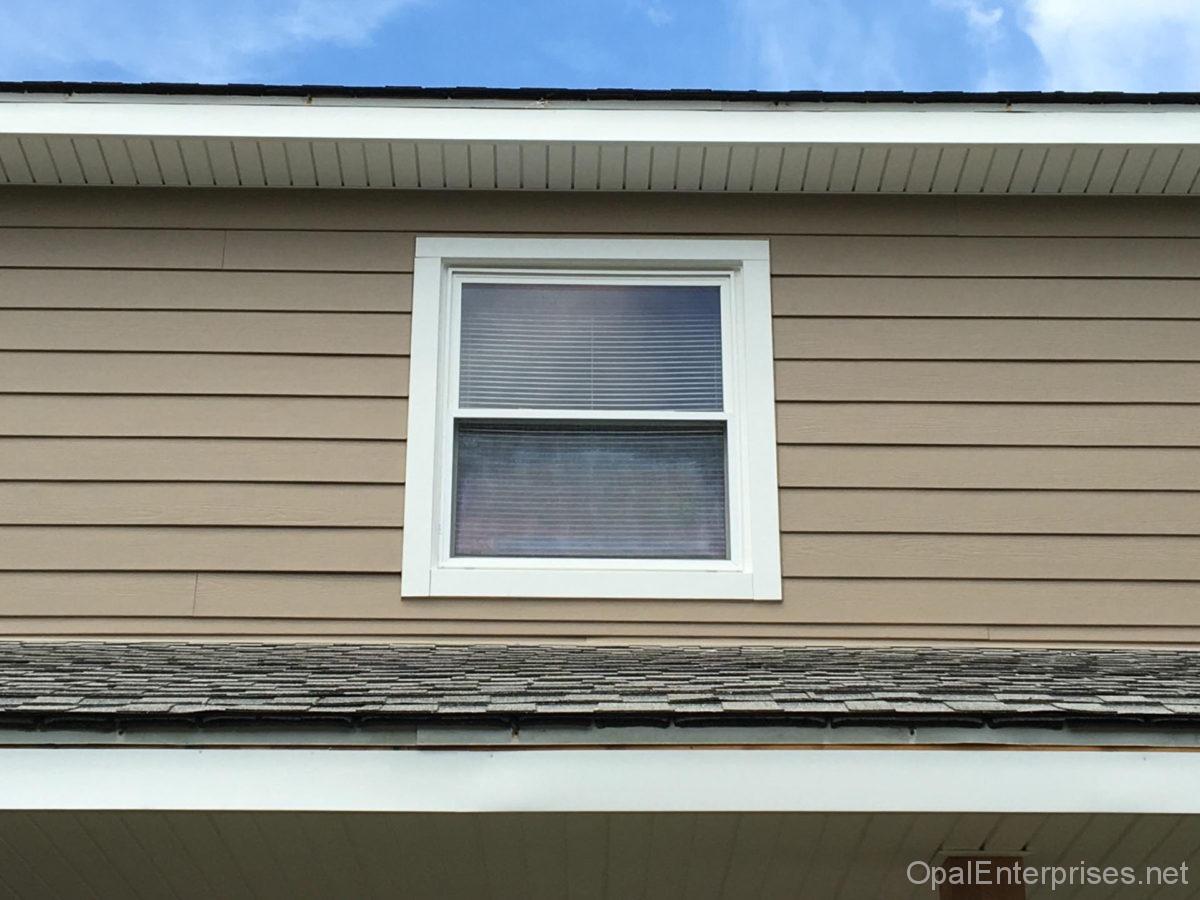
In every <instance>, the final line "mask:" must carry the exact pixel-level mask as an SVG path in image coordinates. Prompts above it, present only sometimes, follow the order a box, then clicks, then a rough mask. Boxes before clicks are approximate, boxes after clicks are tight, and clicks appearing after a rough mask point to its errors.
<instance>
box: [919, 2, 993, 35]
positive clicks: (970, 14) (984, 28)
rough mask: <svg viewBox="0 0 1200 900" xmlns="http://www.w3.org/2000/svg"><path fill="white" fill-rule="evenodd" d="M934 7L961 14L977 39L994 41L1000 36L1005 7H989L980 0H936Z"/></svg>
mask: <svg viewBox="0 0 1200 900" xmlns="http://www.w3.org/2000/svg"><path fill="white" fill-rule="evenodd" d="M934 5H935V6H940V7H941V8H943V9H956V10H958V11H959V12H961V13H962V14H963V18H965V19H966V22H967V27H968V28H969V29H970V30H971V33H972V34H973V35H975V36H976V37H977V38H981V39H982V40H985V41H994V40H996V39H997V38H999V36H1000V22H1001V20H1002V19H1003V18H1004V8H1003V7H1000V6H989V5H987V4H984V3H982V2H980V0H934Z"/></svg>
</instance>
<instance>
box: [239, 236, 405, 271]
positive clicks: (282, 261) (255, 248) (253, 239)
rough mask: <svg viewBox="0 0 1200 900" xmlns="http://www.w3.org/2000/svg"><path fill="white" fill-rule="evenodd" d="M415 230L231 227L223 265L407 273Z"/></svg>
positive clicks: (247, 267) (289, 269) (249, 267)
mask: <svg viewBox="0 0 1200 900" xmlns="http://www.w3.org/2000/svg"><path fill="white" fill-rule="evenodd" d="M413 247H414V244H413V235H411V234H406V233H399V232H387V231H378V232H373V231H229V232H227V238H226V244H225V256H224V263H223V268H226V269H242V270H254V269H260V270H261V269H269V270H275V269H279V270H282V271H327V272H411V271H412V264H413Z"/></svg>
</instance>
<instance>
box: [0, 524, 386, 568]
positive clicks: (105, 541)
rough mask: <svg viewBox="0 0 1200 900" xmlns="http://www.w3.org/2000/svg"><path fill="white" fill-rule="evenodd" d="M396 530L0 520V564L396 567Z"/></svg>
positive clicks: (119, 566) (50, 566) (48, 565)
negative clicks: (15, 522) (71, 524)
mask: <svg viewBox="0 0 1200 900" xmlns="http://www.w3.org/2000/svg"><path fill="white" fill-rule="evenodd" d="M400 547H401V532H400V529H389V528H156V527H153V528H152V527H147V528H105V527H90V526H83V527H74V528H61V527H53V526H16V527H9V526H4V527H0V569H4V570H24V571H33V570H54V571H59V570H64V571H72V570H83V571H100V570H103V571H171V570H187V571H211V570H216V571H228V572H239V571H254V572H272V571H294V570H296V569H297V568H301V569H303V570H305V571H312V572H319V571H326V572H398V571H399V570H400Z"/></svg>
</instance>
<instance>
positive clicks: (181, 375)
mask: <svg viewBox="0 0 1200 900" xmlns="http://www.w3.org/2000/svg"><path fill="white" fill-rule="evenodd" d="M1198 211H1200V206H1197V204H1196V203H1195V202H1193V201H1187V200H1183V201H1175V200H1168V201H1161V202H1160V201H1151V200H1136V201H1128V200H1111V199H1085V200H1079V199H1072V200H1063V199H1053V198H1049V199H1047V198H1036V199H1034V198H1029V199H1014V198H1004V199H998V200H989V199H987V198H975V199H965V198H957V199H952V198H896V199H888V198H836V197H772V198H762V197H755V196H752V195H736V196H728V197H714V196H709V195H705V196H652V195H644V196H606V195H593V196H554V197H552V196H547V195H538V194H532V193H530V194H520V195H517V194H472V195H446V194H435V193H417V194H413V193H396V192H320V193H313V192H307V191H294V192H274V193H273V192H269V191H240V192H229V191H220V190H209V191H172V190H144V191H127V190H117V189H114V190H106V191H104V192H100V191H76V190H70V189H55V190H46V191H42V190H37V189H18V190H9V191H5V192H0V634H8V635H35V634H36V635H87V634H99V635H113V634H123V635H153V636H172V635H181V636H188V637H201V636H205V635H208V636H245V637H262V636H303V635H310V636H337V637H361V638H369V639H375V638H387V637H395V636H413V637H426V636H445V637H454V638H481V639H493V638H495V639H513V638H522V637H528V638H531V639H550V638H553V637H556V636H558V637H564V638H572V639H576V638H601V639H602V638H628V639H638V640H661V639H672V638H680V639H684V638H686V639H706V640H707V639H713V640H721V639H731V640H838V639H853V640H865V641H896V640H914V641H920V640H959V641H984V640H1012V641H1033V642H1097V641H1099V642H1163V643H1178V642H1183V643H1194V642H1198V641H1200V289H1198V285H1200V280H1197V279H1200V216H1198V215H1196V213H1197V212H1198ZM423 233H424V234H447V233H462V234H467V233H491V234H535V235H536V234H546V235H563V234H603V235H621V234H626V233H636V234H655V235H681V236H685V235H700V236H713V237H725V236H752V237H761V236H763V235H767V236H769V237H770V238H771V241H772V263H773V271H774V278H773V285H772V290H773V302H774V308H775V314H776V321H775V341H776V345H775V350H776V359H777V363H776V390H777V401H778V406H777V410H778V413H777V415H778V431H779V439H780V448H779V461H780V482H781V484H780V504H781V522H782V527H783V530H784V536H783V551H782V552H783V571H784V575H785V586H784V600H783V602H782V603H746V602H720V601H703V602H701V601H694V602H693V601H662V600H653V599H647V600H552V599H550V600H478V599H455V598H447V599H434V600H402V599H401V598H400V592H399V572H400V568H401V565H402V559H401V544H402V541H401V530H400V523H401V521H402V519H403V497H404V488H403V478H404V439H405V436H406V435H405V431H406V428H407V403H406V398H407V394H408V374H409V373H408V351H409V324H410V323H409V315H408V310H409V307H410V293H411V287H412V282H411V270H412V250H413V237H414V236H415V235H416V234H423Z"/></svg>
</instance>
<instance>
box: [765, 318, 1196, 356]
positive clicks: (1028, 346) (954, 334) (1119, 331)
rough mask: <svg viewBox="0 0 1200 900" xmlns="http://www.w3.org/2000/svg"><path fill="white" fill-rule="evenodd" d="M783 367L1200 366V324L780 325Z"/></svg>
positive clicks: (788, 321) (791, 321)
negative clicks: (812, 362) (855, 362)
mask: <svg viewBox="0 0 1200 900" xmlns="http://www.w3.org/2000/svg"><path fill="white" fill-rule="evenodd" d="M775 355H776V357H777V358H780V359H1013V360H1018V359H1057V360H1070V359H1082V360H1086V359H1097V360H1099V359H1110V360H1120V359H1126V360H1200V320H1197V321H1187V322H1178V321H1171V322H1162V321H1145V320H1143V321H1132V322H1129V321H1122V322H1109V321H1102V320H1072V321H1061V320H1057V319H1035V320H1030V319H981V318H968V319H867V318H817V319H809V318H791V317H788V318H776V319H775Z"/></svg>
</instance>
